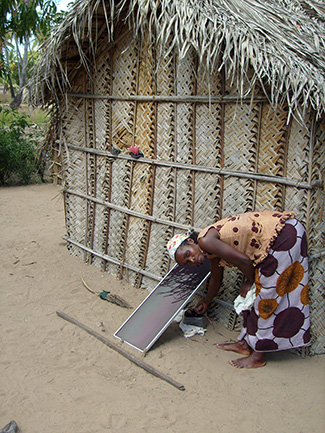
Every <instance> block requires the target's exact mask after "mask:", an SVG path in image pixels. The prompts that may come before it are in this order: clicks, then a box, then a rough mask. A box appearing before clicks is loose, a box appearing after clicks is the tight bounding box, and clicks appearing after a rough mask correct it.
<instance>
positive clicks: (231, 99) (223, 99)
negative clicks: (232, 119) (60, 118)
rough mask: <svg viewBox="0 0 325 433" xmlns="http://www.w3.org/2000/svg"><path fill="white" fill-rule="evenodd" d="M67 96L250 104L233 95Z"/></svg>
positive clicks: (260, 98) (259, 99)
mask: <svg viewBox="0 0 325 433" xmlns="http://www.w3.org/2000/svg"><path fill="white" fill-rule="evenodd" d="M67 96H71V97H74V98H90V99H110V100H113V101H137V102H176V103H177V102H182V103H187V102H188V103H190V104H193V103H198V104H200V103H201V104H227V103H236V104H239V103H243V104H251V102H252V98H251V97H243V98H240V97H239V96H233V95H224V96H199V95H193V96H191V95H184V96H169V95H132V96H119V95H99V94H90V93H76V92H68V93H67ZM253 102H268V99H267V98H266V97H265V96H254V99H253Z"/></svg>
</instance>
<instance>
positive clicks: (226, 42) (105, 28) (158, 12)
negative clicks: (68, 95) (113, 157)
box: [29, 0, 325, 116]
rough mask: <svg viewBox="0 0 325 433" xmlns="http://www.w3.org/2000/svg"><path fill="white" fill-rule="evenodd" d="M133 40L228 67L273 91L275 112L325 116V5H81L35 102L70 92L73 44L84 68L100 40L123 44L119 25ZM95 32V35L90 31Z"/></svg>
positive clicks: (56, 42) (210, 0)
mask: <svg viewBox="0 0 325 433" xmlns="http://www.w3.org/2000/svg"><path fill="white" fill-rule="evenodd" d="M121 22H123V23H126V24H128V25H129V27H130V29H131V31H132V32H133V34H134V37H138V36H139V35H141V34H142V33H146V34H154V35H155V37H156V40H157V44H158V47H159V52H160V53H161V55H164V53H166V51H168V50H175V52H176V54H177V55H178V58H179V59H181V58H183V57H184V56H185V55H186V53H187V52H188V50H189V49H194V50H195V52H196V53H197V56H198V59H199V62H200V64H201V65H203V66H205V67H206V69H207V70H208V71H209V73H213V72H214V70H215V68H216V67H219V66H220V63H219V64H218V62H220V59H221V62H222V65H224V66H225V71H226V74H227V76H228V77H229V78H231V79H233V78H236V79H237V83H238V91H239V92H240V96H243V90H242V86H241V84H242V83H243V82H244V80H247V74H246V73H247V69H248V66H249V65H250V67H252V68H253V71H254V73H253V74H251V75H250V78H249V80H250V89H252V88H253V86H254V83H256V82H259V83H262V84H263V83H264V85H265V83H266V84H267V86H268V88H269V90H268V92H267V93H268V97H269V98H270V101H271V103H272V104H273V105H276V104H278V103H282V102H286V103H287V104H288V106H289V113H291V112H293V111H294V110H295V109H296V108H297V106H298V103H299V104H301V106H302V107H303V108H306V107H312V108H313V109H314V110H316V112H317V114H318V116H320V115H322V114H323V112H324V109H325V55H324V54H325V26H324V23H325V7H324V3H323V1H322V0H320V1H317V0H305V1H300V0H121V1H120V2H118V1H114V0H78V1H76V2H75V4H74V5H73V6H72V7H71V9H70V11H69V13H68V15H67V17H66V19H65V21H64V22H63V23H62V24H61V25H60V26H58V27H57V28H56V29H55V31H54V32H53V34H52V36H51V38H50V39H49V40H48V41H47V46H46V49H45V50H44V54H43V55H42V57H41V59H40V62H39V63H38V65H37V67H36V69H35V71H34V74H33V78H32V79H31V81H30V83H29V86H30V89H31V92H30V97H29V99H30V102H31V103H33V104H36V105H42V104H49V103H52V102H54V101H55V100H56V96H57V94H58V93H59V92H61V91H64V90H66V89H67V88H68V87H69V83H68V79H67V71H68V70H69V59H68V58H67V47H68V46H71V44H75V45H76V46H77V48H78V56H80V59H79V60H80V62H81V63H82V64H83V65H84V66H85V67H86V68H88V62H91V61H93V60H94V57H93V54H94V52H95V49H96V48H97V46H96V39H97V37H98V36H99V35H101V36H102V35H103V32H105V34H107V42H108V43H112V42H113V41H114V39H115V38H117V37H118V30H117V28H118V26H119V23H121ZM90 30H91V31H90Z"/></svg>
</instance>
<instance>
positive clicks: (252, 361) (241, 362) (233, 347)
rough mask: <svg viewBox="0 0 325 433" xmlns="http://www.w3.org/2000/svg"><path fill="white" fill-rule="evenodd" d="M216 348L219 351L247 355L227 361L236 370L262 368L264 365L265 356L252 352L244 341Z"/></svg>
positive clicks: (220, 344) (218, 345)
mask: <svg viewBox="0 0 325 433" xmlns="http://www.w3.org/2000/svg"><path fill="white" fill-rule="evenodd" d="M217 347H218V348H219V349H221V350H225V351H229V352H235V353H239V354H241V355H248V356H246V357H245V358H238V359H234V360H232V361H229V364H230V365H232V366H233V367H236V368H258V367H264V365H265V364H266V360H265V355H264V353H263V352H255V350H252V349H251V348H250V347H249V346H248V344H247V343H246V341H245V340H241V341H237V342H236V343H219V344H217Z"/></svg>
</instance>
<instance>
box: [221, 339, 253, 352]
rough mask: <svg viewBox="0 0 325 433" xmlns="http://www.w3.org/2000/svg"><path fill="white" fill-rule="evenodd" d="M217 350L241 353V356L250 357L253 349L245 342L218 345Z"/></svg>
mask: <svg viewBox="0 0 325 433" xmlns="http://www.w3.org/2000/svg"><path fill="white" fill-rule="evenodd" d="M217 348H218V349H221V350H226V351H230V352H236V353H240V354H241V355H250V354H251V352H252V349H251V348H250V347H249V345H248V344H247V343H246V341H245V340H241V341H237V342H236V343H222V344H221V343H218V344H217Z"/></svg>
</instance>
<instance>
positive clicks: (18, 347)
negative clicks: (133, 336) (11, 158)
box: [0, 184, 325, 433]
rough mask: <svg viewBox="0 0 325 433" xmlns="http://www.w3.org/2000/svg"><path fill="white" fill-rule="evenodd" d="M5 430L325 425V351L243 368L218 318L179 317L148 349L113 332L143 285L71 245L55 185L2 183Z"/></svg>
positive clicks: (299, 432)
mask: <svg viewBox="0 0 325 433" xmlns="http://www.w3.org/2000/svg"><path fill="white" fill-rule="evenodd" d="M0 223H1V236H0V244H1V252H0V254H1V281H0V293H1V295H0V296H1V298H0V326H1V328H0V335H1V357H0V386H1V387H0V392H1V400H0V429H1V428H3V427H4V426H5V425H6V424H7V423H8V422H9V421H10V420H11V419H14V420H15V421H16V422H17V424H18V426H19V431H20V432H22V433H48V432H51V433H66V432H71V433H104V432H114V433H117V432H119V433H129V432H130V433H131V432H132V433H134V432H135V433H137V432H147V433H166V432H168V433H174V432H175V433H188V432H204V433H212V432H213V433H233V432H239V433H248V432H249V433H255V432H256V433H260V432H265V433H273V432H277V433H282V432H283V433H312V432H317V433H323V432H324V431H325V422H324V420H325V412H324V411H325V392H324V391H325V381H324V377H325V368H324V367H325V358H324V356H314V357H307V358H305V359H302V358H300V357H298V356H297V355H295V354H292V353H277V354H272V355H270V356H269V357H268V364H267V366H266V367H263V368H260V369H256V370H237V369H235V368H233V367H231V366H230V365H229V364H228V361H229V360H230V359H233V358H236V355H235V354H231V353H226V352H223V351H221V350H218V349H217V348H216V346H215V344H216V343H217V342H220V341H225V340H227V339H229V338H234V339H235V338H236V335H237V334H236V333H234V332H231V331H229V330H227V329H225V328H224V327H223V326H222V325H221V324H218V323H214V326H211V325H209V327H208V330H207V332H206V334H205V336H196V337H194V338H192V339H186V338H184V336H183V334H182V332H181V331H180V329H179V327H178V325H177V324H176V323H173V324H172V325H170V327H169V328H168V329H167V330H166V331H165V333H164V334H163V335H162V336H161V337H160V339H159V340H158V341H157V342H156V343H155V345H154V346H153V347H152V348H151V350H150V351H149V353H148V354H147V356H146V357H145V358H143V356H142V354H141V353H140V352H139V351H137V350H135V349H133V348H132V347H129V346H127V345H125V344H124V345H123V344H122V343H120V342H119V340H117V339H116V338H114V337H113V334H114V332H115V331H116V330H117V329H118V328H119V327H120V325H121V324H122V323H123V322H124V320H126V319H127V317H128V316H129V315H130V310H126V309H123V308H121V307H118V306H116V305H114V304H111V303H109V302H106V301H103V300H101V299H100V298H99V297H97V296H95V295H93V294H91V293H89V292H88V291H87V290H86V289H85V288H84V286H83V285H82V283H81V280H80V279H81V278H83V279H84V280H85V281H86V282H87V283H88V285H89V286H90V287H92V288H93V289H95V290H96V291H101V290H111V292H113V293H116V294H119V295H120V296H122V297H123V298H124V299H125V300H127V301H128V302H129V303H130V304H131V305H132V306H133V307H137V306H138V305H139V303H140V302H141V301H142V300H143V299H144V298H145V297H146V296H147V295H148V292H145V291H144V290H139V289H135V288H133V287H131V286H130V285H128V284H127V283H126V282H125V281H120V280H116V279H115V278H114V277H112V276H110V275H108V274H103V273H102V272H101V271H100V270H99V269H98V268H96V267H93V266H87V265H86V264H85V263H84V262H83V261H82V260H81V259H78V258H76V257H72V256H70V255H69V253H68V252H67V249H66V243H65V241H64V240H63V239H62V236H63V235H64V234H65V225H64V213H63V204H62V197H61V194H60V188H59V187H57V186H54V185H49V184H47V185H31V186H27V187H10V188H1V189H0ZM57 310H59V311H62V312H65V313H67V314H69V315H70V316H72V317H73V318H75V319H77V320H79V321H80V322H82V323H83V324H85V325H87V326H88V327H89V328H91V329H93V330H95V331H96V332H98V333H101V335H103V336H105V337H106V338H108V339H110V340H111V341H112V342H113V343H115V344H118V345H121V346H123V348H125V349H127V350H128V352H130V353H131V354H133V355H135V356H137V357H139V358H140V359H142V360H144V361H145V362H147V363H148V364H150V365H152V366H153V367H155V368H156V369H158V370H159V371H161V372H163V373H165V374H167V375H168V376H169V377H171V378H172V379H174V380H176V381H177V382H179V383H181V384H183V385H184V387H185V388H186V389H185V391H180V390H178V389H177V388H175V387H173V386H172V385H170V384H169V383H167V382H165V381H163V380H161V379H160V378H157V377H155V376H153V375H151V374H150V373H148V372H147V371H145V370H144V369H142V368H140V367H138V366H136V365H134V364H133V363H131V362H130V361H129V360H128V359H126V358H124V357H123V356H122V355H120V354H118V353H117V352H115V351H114V350H112V349H110V348H109V347H107V346H106V345H104V344H103V343H102V342H100V341H98V340H97V339H96V338H94V337H92V336H91V335H89V334H87V333H86V332H85V331H84V330H82V329H80V328H78V327H76V326H75V325H73V324H71V323H69V322H67V321H65V320H64V319H62V318H60V317H59V316H58V315H57V314H56V311H57Z"/></svg>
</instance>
